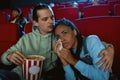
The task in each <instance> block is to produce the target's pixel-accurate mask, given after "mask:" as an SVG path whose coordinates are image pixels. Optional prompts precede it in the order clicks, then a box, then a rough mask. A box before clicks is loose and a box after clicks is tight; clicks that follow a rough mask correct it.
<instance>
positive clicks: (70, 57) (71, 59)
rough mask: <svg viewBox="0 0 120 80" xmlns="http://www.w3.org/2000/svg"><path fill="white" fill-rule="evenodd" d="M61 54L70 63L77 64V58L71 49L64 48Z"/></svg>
mask: <svg viewBox="0 0 120 80" xmlns="http://www.w3.org/2000/svg"><path fill="white" fill-rule="evenodd" d="M60 56H61V57H62V58H63V59H64V60H65V61H67V62H68V63H69V64H72V65H75V64H76V62H77V59H75V58H74V57H73V55H72V54H71V51H70V50H68V49H65V48H62V50H61V51H60Z"/></svg>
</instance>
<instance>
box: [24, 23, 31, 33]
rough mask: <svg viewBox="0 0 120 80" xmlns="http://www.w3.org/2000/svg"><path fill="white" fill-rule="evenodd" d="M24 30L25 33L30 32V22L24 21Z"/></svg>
mask: <svg viewBox="0 0 120 80" xmlns="http://www.w3.org/2000/svg"><path fill="white" fill-rule="evenodd" d="M24 32H25V34H26V33H29V32H32V23H26V24H25V26H24Z"/></svg>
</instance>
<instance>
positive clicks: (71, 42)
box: [55, 25, 77, 49]
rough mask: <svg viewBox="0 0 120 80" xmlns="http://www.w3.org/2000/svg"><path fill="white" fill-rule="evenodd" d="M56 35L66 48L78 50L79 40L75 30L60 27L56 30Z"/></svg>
mask: <svg viewBox="0 0 120 80" xmlns="http://www.w3.org/2000/svg"><path fill="white" fill-rule="evenodd" d="M55 35H56V36H57V38H58V39H61V41H62V45H63V47H64V48H66V49H70V48H76V46H77V38H76V31H75V30H72V29H71V28H70V27H66V26H64V25H58V26H57V28H56V29H55Z"/></svg>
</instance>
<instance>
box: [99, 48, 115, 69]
mask: <svg viewBox="0 0 120 80" xmlns="http://www.w3.org/2000/svg"><path fill="white" fill-rule="evenodd" d="M103 55H104V57H103V58H102V59H101V60H100V61H99V62H97V65H99V64H101V63H103V64H102V66H101V67H100V69H103V68H105V71H109V70H110V69H111V67H112V64H113V59H114V48H113V47H108V48H106V49H104V50H102V51H101V52H100V54H99V55H98V57H101V56H103Z"/></svg>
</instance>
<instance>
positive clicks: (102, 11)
mask: <svg viewBox="0 0 120 80" xmlns="http://www.w3.org/2000/svg"><path fill="white" fill-rule="evenodd" d="M83 13H84V15H83V16H84V17H92V16H108V15H109V5H107V4H99V5H94V6H93V5H90V6H86V7H84V8H83Z"/></svg>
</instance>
